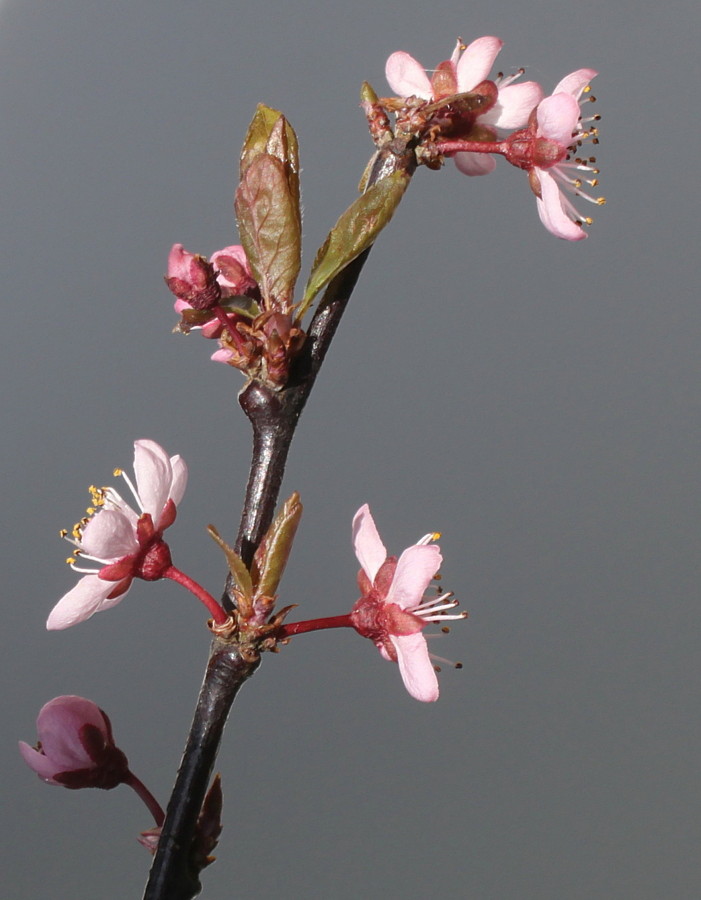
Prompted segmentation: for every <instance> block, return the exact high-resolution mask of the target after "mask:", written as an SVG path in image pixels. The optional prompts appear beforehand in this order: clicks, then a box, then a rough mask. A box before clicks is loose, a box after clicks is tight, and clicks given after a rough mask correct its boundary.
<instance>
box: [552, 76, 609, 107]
mask: <svg viewBox="0 0 701 900" xmlns="http://www.w3.org/2000/svg"><path fill="white" fill-rule="evenodd" d="M598 74H599V73H598V72H597V71H596V69H577V71H576V72H571V73H570V74H569V75H565V77H564V78H563V79H562V81H559V82H558V83H557V85H556V86H555V90H554V91H553V94H560V93H564V94H569V95H570V96H571V97H574V99H575V100H579V98H580V97H581V95H582V91H583V90H584V88H585V87H586V86H587V85H588V84H589V82H590V81H591V80H592V78H596V76H597V75H598Z"/></svg>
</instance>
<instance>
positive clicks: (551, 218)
mask: <svg viewBox="0 0 701 900" xmlns="http://www.w3.org/2000/svg"><path fill="white" fill-rule="evenodd" d="M536 171H537V173H538V179H539V181H540V191H541V195H542V198H541V197H536V202H537V204H538V215H539V216H540V221H541V222H542V223H543V225H545V227H546V228H547V229H548V231H549V232H550V233H551V234H554V235H555V237H559V238H562V239H563V240H565V241H581V240H583V239H584V238H586V237H587V233H586V231H585V230H584V229H583V228H582V227H581V225H577V224H576V222H573V221H572V219H571V218H570V217H569V216H568V215H567V213H566V212H565V210H564V208H563V205H562V196H561V193H560V188H559V187H558V184H557V182H556V181H555V179H554V178H553V176H552V175H551V174H550V173H549V172H547V171H545V170H543V169H537V170H536Z"/></svg>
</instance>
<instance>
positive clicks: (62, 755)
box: [37, 695, 109, 772]
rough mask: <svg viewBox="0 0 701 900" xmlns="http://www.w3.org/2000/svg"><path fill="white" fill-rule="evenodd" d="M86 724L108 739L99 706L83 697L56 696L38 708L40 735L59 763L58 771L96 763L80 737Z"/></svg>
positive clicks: (50, 755)
mask: <svg viewBox="0 0 701 900" xmlns="http://www.w3.org/2000/svg"><path fill="white" fill-rule="evenodd" d="M84 725H92V726H93V727H95V728H96V729H97V730H98V731H99V732H100V733H101V734H102V735H103V736H104V738H105V740H107V738H108V736H109V731H108V729H107V727H106V725H105V717H104V715H103V714H102V711H101V710H100V708H99V706H97V705H96V704H95V703H93V702H92V701H91V700H86V699H85V698H84V697H77V696H74V695H73V696H71V695H68V696H63V697H55V698H54V699H53V700H50V701H49V702H48V703H45V704H44V706H42V708H41V709H40V710H39V715H38V716H37V735H38V737H39V740H40V741H41V748H42V750H43V752H44V753H45V754H46V756H48V757H50V758H51V760H52V761H53V762H54V763H55V764H56V766H57V768H56V771H57V772H61V771H67V770H69V769H79V768H82V767H84V766H85V767H88V766H91V765H92V764H93V761H92V760H91V758H90V756H89V755H88V753H87V751H86V749H85V746H84V744H83V742H82V740H81V738H80V730H81V728H82V727H83V726H84Z"/></svg>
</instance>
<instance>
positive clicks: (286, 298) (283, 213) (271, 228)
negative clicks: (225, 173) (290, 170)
mask: <svg viewBox="0 0 701 900" xmlns="http://www.w3.org/2000/svg"><path fill="white" fill-rule="evenodd" d="M235 205H236V217H237V219H238V225H239V233H240V235H241V243H242V245H243V248H244V250H245V251H246V256H247V258H248V261H249V263H250V266H251V271H252V272H253V277H254V278H255V279H256V281H257V282H258V284H259V285H260V289H261V293H262V295H263V298H264V305H265V307H266V308H267V309H270V310H275V311H278V312H287V311H288V310H289V308H290V305H291V302H292V293H293V291H294V285H295V281H296V280H297V275H298V274H299V269H300V257H301V231H302V228H301V223H300V218H299V204H298V202H295V199H294V198H293V196H292V193H291V191H290V186H289V182H288V179H287V176H286V172H285V164H284V163H283V162H281V161H280V160H279V159H278V158H277V157H276V156H271V155H270V154H268V153H263V154H261V155H259V156H257V157H256V159H255V160H254V161H253V162H252V163H251V164H250V166H248V168H247V169H246V172H245V174H244V176H243V178H242V180H241V184H240V185H239V187H238V190H237V191H236V204H235Z"/></svg>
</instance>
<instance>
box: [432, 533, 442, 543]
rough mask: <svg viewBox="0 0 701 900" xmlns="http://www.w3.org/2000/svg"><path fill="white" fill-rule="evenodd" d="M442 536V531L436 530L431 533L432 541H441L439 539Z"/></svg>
mask: <svg viewBox="0 0 701 900" xmlns="http://www.w3.org/2000/svg"><path fill="white" fill-rule="evenodd" d="M442 536H443V535H442V534H441V533H440V531H434V532H433V534H432V535H431V540H432V541H439V540H440V539H441V537H442Z"/></svg>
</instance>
